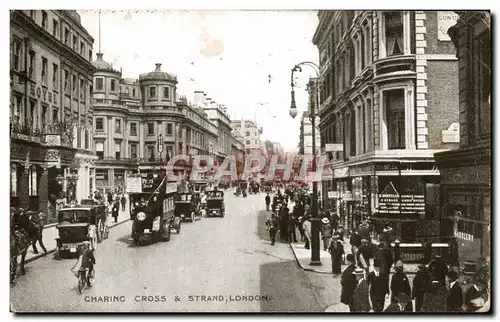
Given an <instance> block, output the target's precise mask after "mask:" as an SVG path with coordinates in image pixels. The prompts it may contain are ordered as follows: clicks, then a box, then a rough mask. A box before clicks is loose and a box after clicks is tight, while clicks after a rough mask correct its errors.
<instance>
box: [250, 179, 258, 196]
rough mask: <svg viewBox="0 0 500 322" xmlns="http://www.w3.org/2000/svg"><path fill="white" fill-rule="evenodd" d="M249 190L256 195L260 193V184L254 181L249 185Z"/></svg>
mask: <svg viewBox="0 0 500 322" xmlns="http://www.w3.org/2000/svg"><path fill="white" fill-rule="evenodd" d="M248 192H249V193H252V194H254V195H256V194H258V193H259V192H260V184H258V183H257V182H255V181H252V182H251V183H250V185H249V187H248Z"/></svg>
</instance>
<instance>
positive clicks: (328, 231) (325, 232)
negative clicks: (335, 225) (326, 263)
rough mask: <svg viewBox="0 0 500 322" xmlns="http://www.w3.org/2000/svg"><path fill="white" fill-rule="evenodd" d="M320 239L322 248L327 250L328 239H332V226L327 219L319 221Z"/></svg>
mask: <svg viewBox="0 0 500 322" xmlns="http://www.w3.org/2000/svg"><path fill="white" fill-rule="evenodd" d="M321 237H322V238H323V248H324V249H325V250H328V246H330V239H331V238H332V225H331V224H330V220H329V219H328V218H327V217H323V219H321Z"/></svg>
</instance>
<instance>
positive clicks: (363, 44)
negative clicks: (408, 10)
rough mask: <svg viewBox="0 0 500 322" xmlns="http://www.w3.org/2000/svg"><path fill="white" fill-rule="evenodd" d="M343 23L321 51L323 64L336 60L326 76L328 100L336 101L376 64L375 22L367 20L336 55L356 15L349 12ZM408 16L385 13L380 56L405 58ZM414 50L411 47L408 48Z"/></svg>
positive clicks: (344, 15) (322, 95) (340, 23)
mask: <svg viewBox="0 0 500 322" xmlns="http://www.w3.org/2000/svg"><path fill="white" fill-rule="evenodd" d="M341 17H342V18H341V20H340V21H339V22H338V23H337V24H336V25H335V26H334V28H333V34H332V36H331V37H330V40H329V41H327V42H326V43H325V47H324V48H321V54H320V56H321V57H323V59H322V61H321V63H322V64H324V63H325V62H326V60H327V59H328V58H331V59H332V60H333V68H330V69H329V70H328V72H327V73H326V74H325V76H324V82H323V84H324V86H323V89H322V93H321V100H322V101H326V100H327V99H328V98H329V97H332V98H335V97H337V96H338V95H339V94H340V93H342V92H343V91H344V90H346V89H347V88H349V87H350V86H351V83H352V80H353V79H354V78H355V77H357V76H359V75H360V74H361V73H362V72H363V70H364V68H365V67H366V66H369V65H371V64H372V62H373V51H372V41H373V40H372V34H373V25H372V21H371V19H366V20H364V21H363V23H362V25H360V27H361V28H360V30H359V31H358V32H357V33H356V34H355V35H354V36H353V38H352V39H348V40H346V41H347V46H346V49H345V50H344V51H342V52H338V53H337V55H334V53H335V51H336V50H337V49H338V46H340V44H341V43H342V42H344V40H343V38H344V35H345V33H346V32H347V31H348V30H349V28H350V26H351V23H352V20H353V17H354V13H353V12H350V11H346V12H345V13H343V15H342V16H341ZM404 19H405V13H404V12H401V11H388V12H384V13H383V15H382V19H381V20H380V23H381V24H382V27H381V28H380V30H381V32H379V38H380V44H381V45H380V46H379V50H380V57H390V56H396V55H403V54H404V53H405V38H404V35H405V32H404V28H405V24H404ZM406 51H411V48H406Z"/></svg>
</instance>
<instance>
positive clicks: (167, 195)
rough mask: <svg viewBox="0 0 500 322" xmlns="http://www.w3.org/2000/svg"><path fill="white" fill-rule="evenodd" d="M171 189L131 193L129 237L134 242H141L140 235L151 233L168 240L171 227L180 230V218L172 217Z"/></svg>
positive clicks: (153, 235) (137, 243)
mask: <svg viewBox="0 0 500 322" xmlns="http://www.w3.org/2000/svg"><path fill="white" fill-rule="evenodd" d="M173 193H174V192H173V191H170V192H169V191H166V190H165V189H159V191H155V192H153V193H151V192H141V193H131V194H130V195H129V199H130V203H131V204H130V219H131V220H132V221H133V223H132V233H131V238H132V240H133V242H134V244H136V245H139V244H140V243H141V237H143V236H145V235H151V236H152V237H153V238H154V237H158V236H159V237H160V239H161V240H162V241H169V240H170V235H171V232H170V230H171V228H174V229H176V230H177V232H179V231H180V220H175V218H174V211H173V210H174V207H173V204H174V203H173Z"/></svg>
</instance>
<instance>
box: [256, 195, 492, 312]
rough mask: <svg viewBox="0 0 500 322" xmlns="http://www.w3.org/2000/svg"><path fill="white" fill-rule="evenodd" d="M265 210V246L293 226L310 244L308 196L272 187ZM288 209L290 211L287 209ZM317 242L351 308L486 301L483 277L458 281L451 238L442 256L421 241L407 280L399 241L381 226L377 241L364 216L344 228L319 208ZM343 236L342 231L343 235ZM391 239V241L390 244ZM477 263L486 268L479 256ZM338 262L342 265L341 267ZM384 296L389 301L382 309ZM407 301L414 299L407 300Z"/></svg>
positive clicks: (421, 308)
mask: <svg viewBox="0 0 500 322" xmlns="http://www.w3.org/2000/svg"><path fill="white" fill-rule="evenodd" d="M265 203H266V210H267V211H269V209H271V218H270V219H267V220H266V226H267V227H268V230H269V234H270V239H271V245H274V244H275V242H276V236H277V234H278V233H279V236H280V239H281V241H283V242H295V243H296V242H297V241H298V239H297V236H296V231H297V230H298V231H299V233H300V241H301V242H304V247H305V248H306V249H309V248H310V246H311V221H310V219H311V209H310V204H311V197H310V195H308V194H307V193H303V192H301V191H300V190H299V189H294V188H291V187H286V188H285V189H284V193H283V194H282V193H281V190H280V189H278V191H277V193H276V195H275V196H274V197H273V198H271V196H270V195H269V194H266V196H265ZM290 209H291V210H290ZM319 215H320V218H321V230H320V233H321V239H322V247H323V249H324V250H325V251H328V252H329V253H330V255H331V263H332V273H333V277H334V278H338V277H339V276H341V278H340V283H341V287H342V289H341V295H340V301H341V303H344V304H346V305H348V306H349V309H350V311H351V312H370V311H372V310H373V311H374V312H475V311H478V310H481V308H482V307H483V306H484V303H485V301H487V300H488V294H489V293H488V291H487V290H488V284H487V283H488V282H487V279H488V278H489V277H486V278H485V277H484V275H485V274H480V273H477V274H476V275H473V276H470V277H469V278H468V280H467V282H468V283H467V284H469V285H470V286H469V287H468V288H467V289H466V291H465V292H464V291H463V289H462V286H461V285H462V282H460V281H459V273H458V272H459V270H458V266H459V264H458V250H457V249H458V245H457V242H456V240H452V241H451V242H450V243H449V245H450V248H449V254H448V256H447V257H446V259H445V258H443V256H442V255H441V254H440V253H439V252H438V253H436V254H434V255H433V252H432V242H431V241H429V240H425V241H424V243H423V260H422V262H421V263H420V264H419V265H418V270H417V272H416V274H415V276H414V278H413V281H412V283H410V280H409V279H408V276H407V274H406V273H405V272H404V263H403V261H402V259H401V250H400V248H399V245H400V242H399V240H398V239H397V238H396V239H394V236H393V229H392V228H391V227H390V226H389V225H387V226H386V227H385V228H384V229H383V230H382V231H381V232H380V234H378V239H379V240H380V242H379V244H378V246H377V245H375V243H374V240H373V238H372V237H373V234H374V233H373V231H372V228H371V227H370V224H369V223H368V222H367V221H364V222H361V223H358V224H357V226H356V228H354V229H352V230H351V231H349V232H346V231H345V230H344V229H343V227H342V226H343V225H341V220H340V218H339V216H338V215H337V214H327V213H326V212H325V211H323V209H321V207H319ZM346 235H347V236H346ZM344 237H346V238H349V240H348V242H349V244H350V253H349V254H346V251H345V249H344V243H345V242H344ZM393 242H394V243H393ZM481 261H482V264H480V265H479V266H480V267H487V264H486V260H485V259H481V260H480V262H481ZM342 265H347V268H345V270H344V271H343V272H342ZM386 299H390V304H389V305H388V306H387V307H386V308H385V309H384V306H385V301H386ZM413 300H414V301H415V304H413Z"/></svg>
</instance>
